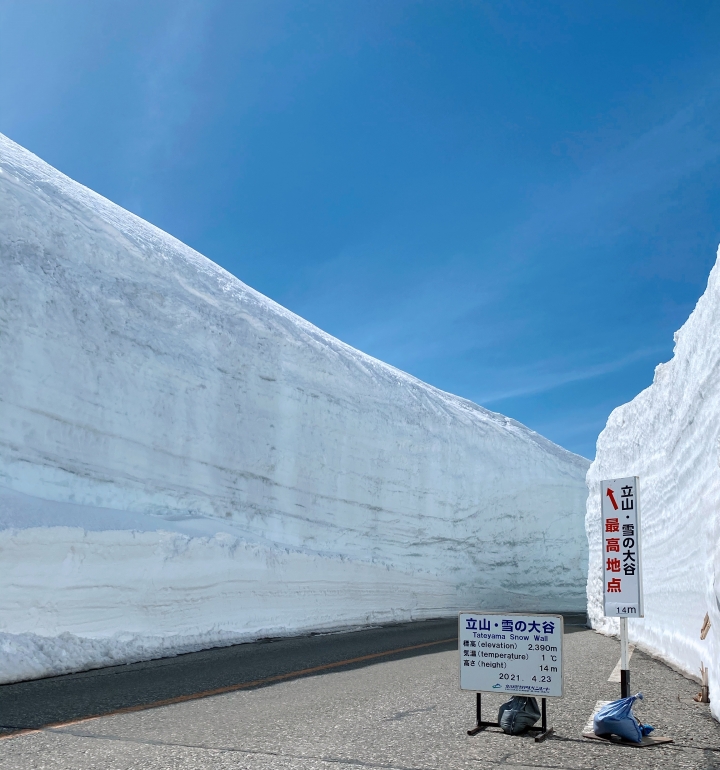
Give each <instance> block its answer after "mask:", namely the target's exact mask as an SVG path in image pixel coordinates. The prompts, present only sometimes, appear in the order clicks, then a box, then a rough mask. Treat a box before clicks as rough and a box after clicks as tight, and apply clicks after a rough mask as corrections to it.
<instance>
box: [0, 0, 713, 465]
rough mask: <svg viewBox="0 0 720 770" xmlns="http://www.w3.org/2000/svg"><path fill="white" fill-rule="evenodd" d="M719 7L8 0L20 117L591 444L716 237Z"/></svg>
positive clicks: (447, 376)
mask: <svg viewBox="0 0 720 770" xmlns="http://www.w3.org/2000/svg"><path fill="white" fill-rule="evenodd" d="M718 33H720V8H719V7H718V6H717V4H713V3H710V2H692V3H688V2H662V1H658V2H655V3H652V4H648V3H639V2H637V3H636V2H630V1H628V0H625V2H612V1H609V0H604V1H603V2H590V1H589V2H585V3H578V2H575V1H574V2H542V3H538V2H467V1H466V2H453V0H442V2H403V1H402V0H390V1H389V2H388V0H383V2H373V1H372V0H353V1H352V2H350V1H349V0H347V1H345V0H319V1H318V2H309V1H308V2H299V1H298V0H295V2H275V0H261V1H260V2H255V0H247V1H244V0H233V1H232V2H221V1H220V0H215V1H213V0H203V2H183V1H182V0H173V2H164V1H160V0H158V1H156V2H153V1H152V0H144V1H143V2H135V1H134V0H123V1H122V2H119V1H118V2H107V1H104V0H87V1H82V2H80V1H78V2H73V1H72V0H64V2H62V3H58V2H51V1H50V0H47V1H46V2H37V0H22V1H21V2H7V1H4V2H3V0H0V131H1V132H2V133H5V134H7V135H8V136H10V137H11V138H12V139H14V140H15V141H17V142H19V143H20V144H22V145H24V146H26V147H28V148H29V149H30V150H32V151H33V152H35V153H37V154H38V155H40V156H41V157H42V158H44V159H45V160H47V161H48V162H50V163H52V164H53V165H55V166H56V167H58V168H59V169H60V170H62V171H63V172H65V173H66V174H68V175H69V176H71V177H73V178H74V179H77V180H78V181H80V182H82V183H83V184H86V185H88V186H89V187H91V188H93V189H95V190H97V191H98V192H100V193H101V194H103V195H105V196H107V197H108V198H110V199H111V200H113V201H115V202H117V203H119V204H120V205H122V206H125V207H126V208H128V209H130V210H131V211H134V212H135V213H137V214H139V215H140V216H142V217H144V218H146V219H148V220H149V221H151V222H153V223H154V224H156V225H158V226H159V227H161V228H163V229H164V230H167V231H168V232H170V233H172V234H173V235H175V236H177V237H178V238H180V239H181V240H183V241H185V242H186V243H188V244H190V245H191V246H193V247H194V248H196V249H198V250H199V251H201V252H202V253H204V254H206V255H207V256H208V257H210V258H211V259H213V260H215V261H216V262H218V263H219V264H221V265H223V266H224V267H225V268H227V269H228V270H229V271H231V272H232V273H234V274H235V275H237V276H238V277H239V278H241V279H242V280H243V281H245V282H246V283H248V284H250V285H251V286H253V287H254V288H256V289H258V290H259V291H261V292H263V293H264V294H266V295H268V296H270V297H272V298H273V299H275V300H276V301H278V302H279V303H281V304H282V305H285V306H286V307H288V308H290V309H291V310H293V311H295V312H297V313H299V314H300V315H302V316H304V317H305V318H307V319H309V320H310V321H312V322H313V323H315V324H317V325H318V326H320V327H321V328H323V329H325V330H326V331H328V332H330V333H332V334H334V335H336V336H338V337H339V338H340V339H342V340H344V341H346V342H348V343H350V344H351V345H354V346H356V347H358V348H360V349H362V350H364V351H366V352H367V353H370V354H371V355H373V356H376V357H378V358H380V359H382V360H384V361H387V362H389V363H391V364H393V365H395V366H397V367H399V368H401V369H404V370H406V371H408V372H411V373H412V374H414V375H416V376H418V377H420V378H422V379H423V380H426V381H427V382H430V383H432V384H433V385H436V386H438V387H440V388H442V389H444V390H448V391H451V392H454V393H458V394H460V395H462V396H465V397H467V398H469V399H472V400H473V401H476V402H478V403H480V404H483V405H484V406H487V407H488V408H491V409H493V410H496V411H499V412H502V413H504V414H508V415H510V416H512V417H515V418H516V419H518V420H520V421H522V422H524V423H525V424H527V425H529V426H530V427H532V428H534V429H535V430H538V431H540V432H541V433H543V434H544V435H546V436H548V437H549V438H551V439H552V440H554V441H556V442H558V443H559V444H561V445H563V446H565V447H567V448H568V449H571V450H573V451H576V452H578V453H580V454H583V455H585V456H586V457H590V458H592V457H593V456H594V453H595V440H596V438H597V435H598V433H599V432H600V430H602V428H603V426H604V424H605V421H606V420H607V417H608V415H609V413H610V411H611V410H612V409H613V408H614V407H616V406H618V405H619V404H622V403H624V402H625V401H628V400H629V399H631V398H633V397H634V396H635V395H636V394H637V393H638V392H639V391H640V390H642V389H643V388H645V387H647V386H648V385H649V384H650V383H651V381H652V376H653V370H654V367H655V366H656V365H657V364H658V363H660V362H661V361H666V360H668V359H669V358H670V357H671V355H672V344H673V343H672V335H673V332H674V331H675V330H676V329H677V328H679V327H680V326H681V325H682V323H683V322H684V320H685V319H686V318H687V316H688V315H689V313H690V312H691V310H692V308H693V307H694V305H695V302H696V301H697V299H698V297H699V296H700V295H701V294H702V292H703V290H704V288H705V284H706V281H707V276H708V273H709V271H710V268H711V267H712V265H713V263H714V261H715V252H716V249H717V245H718V242H719V241H720V216H719V215H720V185H719V184H718V180H719V177H718V174H719V172H720V134H719V132H718V126H720V90H719V88H720V47H718V46H717V39H718Z"/></svg>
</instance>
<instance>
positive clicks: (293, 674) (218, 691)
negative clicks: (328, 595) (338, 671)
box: [0, 637, 457, 740]
mask: <svg viewBox="0 0 720 770" xmlns="http://www.w3.org/2000/svg"><path fill="white" fill-rule="evenodd" d="M455 641H457V637H451V638H450V639H439V640H438V641H436V642H423V643H422V644H413V645H411V646H409V647H397V648H396V649H394V650H385V651H384V652H373V653H371V654H370V655H361V656H360V657H358V658H347V659H346V660H338V661H336V662H335V663H324V664H323V665H322V666H312V667H311V668H301V669H298V670H297V671H290V672H289V673H287V674H276V675H275V676H268V677H266V678H265V679H254V680H253V681H252V682H241V683H240V684H231V685H227V686H226V687H216V688H215V689H214V690H203V691H202V692H197V693H193V694H192V695H178V696H177V697H175V698H165V699H163V700H157V701H153V702H152V703H142V704H140V705H138V706H126V707H125V708H121V709H115V711H107V712H105V713H104V714H93V715H92V716H88V717H82V718H81V719H73V720H71V721H69V722H52V723H50V724H46V725H42V727H27V728H24V729H21V730H16V731H15V732H13V733H9V734H8V735H0V740H6V739H7V738H18V737H19V736H21V735H29V734H30V733H39V732H41V731H42V730H51V729H55V728H59V727H69V726H70V725H77V724H81V723H82V722H90V721H91V720H93V719H100V718H101V717H110V716H115V715H116V714H132V713H133V712H135V711H145V710H147V709H155V708H160V707H161V706H172V705H174V704H175V703H186V702H187V701H191V700H200V698H211V697H212V696H214V695H224V694H225V693H228V692H236V691H237V690H247V689H249V688H251V687H260V686H261V685H263V684H271V683H272V682H282V681H283V680H285V679H296V678H297V677H301V676H307V675H308V674H315V673H317V672H319V671H328V670H330V669H333V668H339V667H340V666H349V665H351V664H352V663H363V662H364V661H366V660H374V659H376V658H384V657H386V656H388V655H396V654H397V653H400V652H410V651H411V650H421V649H423V648H424V647H433V646H435V645H438V644H447V643H448V642H455Z"/></svg>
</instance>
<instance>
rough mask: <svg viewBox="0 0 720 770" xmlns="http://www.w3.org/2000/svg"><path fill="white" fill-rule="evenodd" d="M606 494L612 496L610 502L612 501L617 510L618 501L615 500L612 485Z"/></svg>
mask: <svg viewBox="0 0 720 770" xmlns="http://www.w3.org/2000/svg"><path fill="white" fill-rule="evenodd" d="M605 494H606V495H607V496H608V497H609V498H610V502H611V503H612V506H613V508H614V509H615V510H616V511H617V509H618V506H617V503H616V502H615V493H614V492H613V490H612V489H610V487H608V491H607V492H606V493H605Z"/></svg>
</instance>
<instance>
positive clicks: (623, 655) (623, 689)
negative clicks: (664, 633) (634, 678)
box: [620, 618, 630, 698]
mask: <svg viewBox="0 0 720 770" xmlns="http://www.w3.org/2000/svg"><path fill="white" fill-rule="evenodd" d="M620 697H621V698H629V697H630V670H629V669H628V633H627V618H620Z"/></svg>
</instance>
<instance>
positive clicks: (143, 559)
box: [0, 527, 582, 682]
mask: <svg viewBox="0 0 720 770" xmlns="http://www.w3.org/2000/svg"><path fill="white" fill-rule="evenodd" d="M0 563H2V564H3V574H4V575H5V578H4V581H3V582H4V585H3V591H2V592H1V593H0V651H2V654H1V655H0V682H11V681H21V680H25V679H33V678H38V677H43V676H50V675H54V674H61V673H68V672H71V671H81V670H85V669H88V668H96V667H100V666H109V665H115V664H118V663H128V662H134V661H139V660H148V659H152V658H158V657H165V656H168V655H175V654H178V653H181V652H188V651H192V650H199V649H205V648H208V647H214V646H218V645H228V644H236V643H240V642H245V641H251V640H253V639H258V638H261V637H263V636H285V635H296V634H298V633H303V632H307V631H311V630H314V631H317V630H321V631H322V630H333V629H339V628H352V627H362V626H364V625H368V624H376V623H387V622H400V621H408V620H416V619H427V618H433V617H442V616H448V615H450V614H452V613H454V612H457V611H460V610H461V609H467V608H468V607H475V606H478V607H479V606H481V605H482V607H484V608H486V609H489V608H494V609H502V608H504V607H508V606H513V607H518V606H524V607H525V608H527V609H534V610H538V611H541V610H545V611H550V610H556V609H557V606H555V605H553V606H548V605H547V599H546V597H544V596H524V597H518V596H515V595H511V594H510V593H509V592H507V591H506V590H504V589H503V587H502V586H501V585H497V584H496V585H494V586H489V585H488V586H482V587H478V586H471V585H467V586H464V587H462V588H459V587H458V586H457V585H456V583H455V582H454V581H453V580H452V576H450V577H448V576H439V575H429V574H427V573H424V574H417V573H406V572H401V571H398V570H394V569H389V568H387V567H384V566H382V565H375V564H372V563H368V562H352V561H350V560H347V559H328V558H323V557H318V556H314V555H310V554H301V553H294V552H285V551H277V550H273V549H268V548H265V547H262V546H258V545H257V544H248V543H243V542H241V541H238V540H237V539H236V538H230V537H229V536H228V535H225V534H221V535H218V536H217V537H216V538H188V537H187V536H185V535H182V534H178V533H169V532H133V531H120V530H115V531H105V532H97V531H95V532H83V531H82V530H78V529H77V528H70V527H47V528H41V527H38V528H32V529H25V530H17V529H8V530H4V531H2V532H0ZM480 597H482V599H480ZM578 604H579V603H578V602H574V603H573V602H568V603H567V606H563V607H561V608H560V609H561V610H562V611H566V612H573V611H578V610H581V609H582V608H581V607H579V606H577V605H578Z"/></svg>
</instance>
